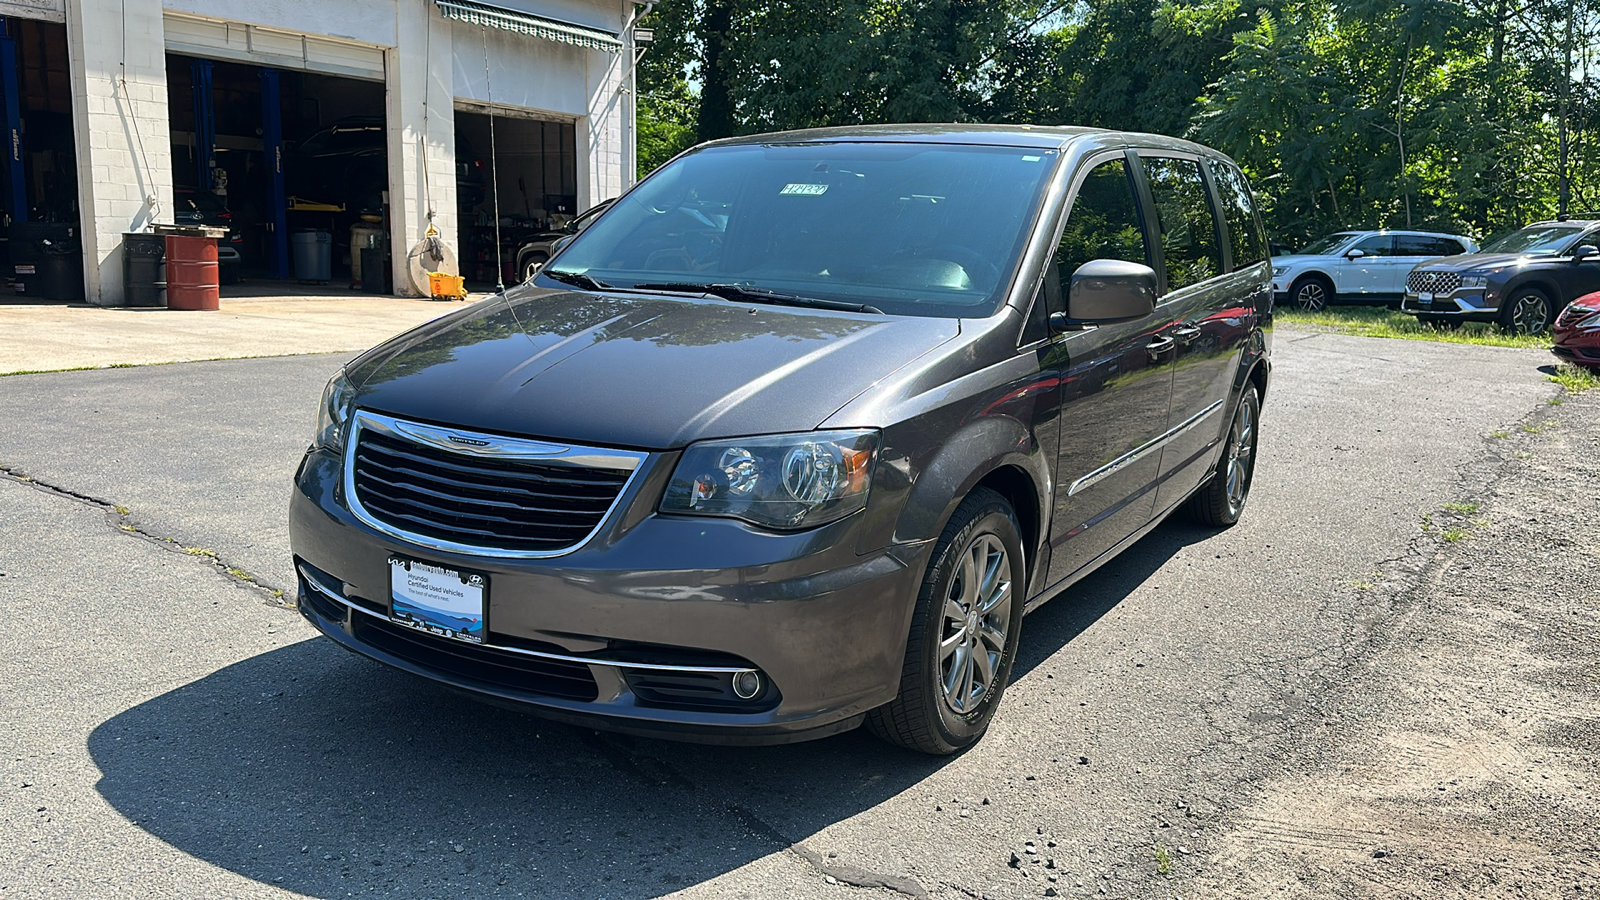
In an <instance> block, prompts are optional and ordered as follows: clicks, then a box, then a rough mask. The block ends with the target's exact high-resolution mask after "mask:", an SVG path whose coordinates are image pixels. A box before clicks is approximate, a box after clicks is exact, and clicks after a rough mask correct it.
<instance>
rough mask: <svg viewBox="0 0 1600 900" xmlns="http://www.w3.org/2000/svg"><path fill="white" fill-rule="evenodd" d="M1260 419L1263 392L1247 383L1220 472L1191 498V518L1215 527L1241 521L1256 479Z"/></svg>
mask: <svg viewBox="0 0 1600 900" xmlns="http://www.w3.org/2000/svg"><path fill="white" fill-rule="evenodd" d="M1260 418H1261V394H1260V393H1259V392H1258V391H1257V390H1256V386H1255V385H1254V384H1249V385H1246V386H1245V389H1244V395H1243V396H1241V397H1240V398H1239V405H1238V406H1237V407H1235V408H1234V413H1233V424H1232V425H1231V426H1229V428H1228V439H1227V440H1228V443H1227V446H1225V447H1224V448H1223V449H1222V458H1221V459H1219V460H1218V461H1217V471H1216V472H1215V473H1214V474H1213V475H1212V476H1211V480H1210V481H1207V482H1206V483H1205V485H1203V486H1202V487H1201V488H1200V490H1198V491H1196V492H1195V494H1194V496H1193V497H1190V498H1189V503H1188V506H1187V507H1186V508H1185V512H1186V513H1188V516H1189V518H1190V519H1193V520H1194V521H1196V522H1199V523H1200V524H1202V525H1210V526H1212V527H1213V528H1215V527H1223V528H1226V527H1228V526H1230V525H1232V524H1234V523H1235V522H1238V521H1239V515H1240V514H1241V513H1243V512H1244V504H1245V501H1247V500H1249V499H1250V485H1251V484H1252V483H1253V482H1254V481H1255V475H1256V439H1257V436H1258V433H1259V429H1258V427H1257V426H1258V422H1259V420H1260Z"/></svg>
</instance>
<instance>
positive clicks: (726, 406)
mask: <svg viewBox="0 0 1600 900" xmlns="http://www.w3.org/2000/svg"><path fill="white" fill-rule="evenodd" d="M960 333H961V327H960V321H959V320H957V319H933V318H913V317H902V316H881V315H872V314H866V313H850V312H835V311H825V310H808V309H798V308H792V307H780V306H766V305H759V306H758V305H752V304H749V303H732V302H729V301H726V300H721V299H701V298H684V297H660V296H653V295H619V294H588V293H580V292H576V291H549V290H539V289H521V290H513V291H512V292H511V294H510V295H509V296H507V297H497V298H491V299H489V300H485V301H483V302H481V303H479V304H477V305H476V306H473V307H469V308H468V309H465V310H462V311H461V312H460V313H458V314H456V315H452V316H447V317H445V318H443V319H440V320H437V321H435V322H433V323H430V324H428V325H424V326H422V327H421V328H419V329H416V330H414V331H411V332H407V333H406V334H403V335H400V336H399V337H396V338H394V339H392V340H391V341H390V342H389V343H387V344H385V345H383V346H381V347H379V348H377V349H375V350H374V351H372V352H370V353H368V354H367V355H365V356H363V357H362V358H361V359H359V360H357V361H356V362H355V363H353V364H352V366H351V370H350V373H349V377H350V380H351V383H352V384H353V385H355V386H356V398H355V403H356V406H357V407H359V408H362V409H370V410H374V411H377V412H384V413H388V414H391V415H396V416H402V417H406V418H415V419H419V420H424V421H432V422H438V423H442V424H449V425H459V426H461V427H464V428H474V429H479V430H483V431H490V432H503V433H508V434H515V435H526V436H529V437H539V438H549V439H554V440H563V441H571V442H574V443H587V444H593V445H600V446H614V447H633V448H640V449H656V450H664V449H671V448H676V447H681V446H683V445H685V444H688V443H690V442H692V441H696V440H701V439H703V438H710V437H735V436H743V435H751V434H770V433H775V432H784V431H806V430H809V429H812V428H816V427H817V426H818V425H820V424H821V423H822V422H823V421H824V420H826V419H827V418H828V416H830V415H831V414H833V412H834V411H836V410H838V409H839V408H840V407H842V406H844V405H845V404H846V403H848V402H849V401H850V400H852V399H854V398H855V397H856V396H858V395H859V394H861V393H862V392H863V391H865V390H866V389H867V388H869V387H871V386H872V384H873V383H875V382H877V381H879V380H880V379H882V378H884V377H885V376H887V375H888V374H889V373H891V372H893V371H894V370H896V369H898V368H900V367H901V366H904V365H905V364H906V363H908V362H911V361H912V360H914V359H916V358H917V357H919V356H921V355H923V354H925V353H927V352H928V351H929V350H932V349H933V348H935V347H937V346H939V345H940V344H943V343H945V342H946V341H949V340H952V339H954V338H955V337H957V336H958V335H959V334H960Z"/></svg>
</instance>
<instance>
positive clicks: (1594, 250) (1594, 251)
mask: <svg viewBox="0 0 1600 900" xmlns="http://www.w3.org/2000/svg"><path fill="white" fill-rule="evenodd" d="M1595 256H1600V247H1596V246H1595V245H1593V244H1584V245H1583V246H1581V247H1578V248H1576V249H1574V250H1573V251H1572V261H1573V262H1583V261H1584V260H1586V259H1589V258H1591V257H1595Z"/></svg>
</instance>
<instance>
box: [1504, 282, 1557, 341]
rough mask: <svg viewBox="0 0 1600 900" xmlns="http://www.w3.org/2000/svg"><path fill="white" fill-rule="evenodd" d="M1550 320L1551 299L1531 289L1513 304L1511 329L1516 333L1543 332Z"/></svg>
mask: <svg viewBox="0 0 1600 900" xmlns="http://www.w3.org/2000/svg"><path fill="white" fill-rule="evenodd" d="M1549 322H1550V301H1549V300H1546V299H1545V298H1544V295H1542V294H1536V293H1533V292H1532V291H1529V292H1528V293H1526V294H1519V295H1518V296H1517V298H1516V299H1515V300H1513V301H1512V304H1511V330H1512V332H1514V333H1516V334H1543V333H1544V330H1545V329H1546V328H1547V327H1548V326H1549Z"/></svg>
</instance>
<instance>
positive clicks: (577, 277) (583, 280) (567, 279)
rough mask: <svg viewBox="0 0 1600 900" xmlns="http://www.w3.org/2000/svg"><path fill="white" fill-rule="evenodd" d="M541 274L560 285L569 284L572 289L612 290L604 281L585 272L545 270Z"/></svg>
mask: <svg viewBox="0 0 1600 900" xmlns="http://www.w3.org/2000/svg"><path fill="white" fill-rule="evenodd" d="M543 274H544V275H548V276H549V277H551V278H553V279H555V280H556V281H559V282H561V283H562V284H570V285H572V286H574V287H581V288H586V289H588V290H591V291H609V290H614V288H612V287H611V285H609V284H606V283H605V282H604V281H600V280H599V279H597V278H595V277H594V276H592V275H590V274H588V273H587V272H561V271H556V270H552V269H545V270H544V271H543Z"/></svg>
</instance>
